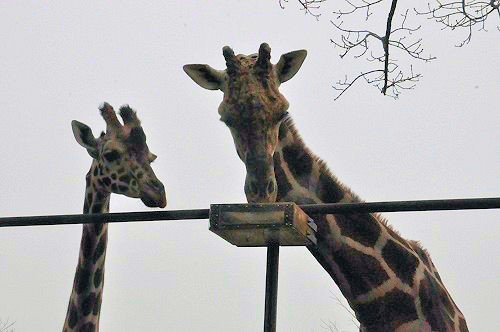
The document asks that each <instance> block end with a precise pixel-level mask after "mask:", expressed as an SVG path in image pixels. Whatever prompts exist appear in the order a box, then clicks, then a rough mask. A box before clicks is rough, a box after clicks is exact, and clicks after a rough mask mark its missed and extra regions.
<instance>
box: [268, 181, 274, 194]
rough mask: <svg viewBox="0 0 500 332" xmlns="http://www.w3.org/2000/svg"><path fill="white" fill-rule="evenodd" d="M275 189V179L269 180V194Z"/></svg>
mask: <svg viewBox="0 0 500 332" xmlns="http://www.w3.org/2000/svg"><path fill="white" fill-rule="evenodd" d="M275 190H276V184H275V183H274V181H273V180H269V183H268V184H267V194H268V195H271V194H272V193H273V192H274V191H275Z"/></svg>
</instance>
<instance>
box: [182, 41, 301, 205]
mask: <svg viewBox="0 0 500 332" xmlns="http://www.w3.org/2000/svg"><path fill="white" fill-rule="evenodd" d="M222 52H223V55H224V58H225V60H226V66H227V68H226V69H225V70H215V69H213V68H212V67H210V66H209V65H203V64H191V65H185V66H184V71H185V72H186V73H187V74H188V75H189V77H191V79H193V81H195V82H196V83H197V84H198V85H200V86H201V87H203V88H205V89H209V90H221V91H222V92H223V93H224V99H223V100H222V103H221V104H220V106H219V114H220V117H221V121H222V122H224V123H225V124H226V125H227V127H229V129H230V131H231V135H232V136H233V140H234V144H235V146H236V151H237V152H238V156H239V157H240V159H241V160H242V161H243V162H244V163H245V166H246V169H247V175H246V179H245V194H246V196H247V200H248V201H249V202H275V201H276V195H277V185H276V178H275V174H274V162H273V154H274V152H275V150H276V147H277V145H278V132H279V127H280V124H281V122H282V121H283V120H284V119H285V118H286V117H287V115H288V113H287V109H288V101H287V100H286V99H285V97H284V96H283V95H282V94H281V93H280V92H279V86H280V84H281V83H283V82H286V81H288V80H289V79H291V78H292V77H293V76H294V75H295V74H296V73H297V71H298V70H299V69H300V66H301V65H302V63H303V62H304V59H305V57H306V55H307V52H306V51H305V50H299V51H293V52H289V53H286V54H283V55H282V56H281V58H280V59H279V61H278V63H277V64H276V65H273V64H272V63H271V61H270V60H271V48H270V47H269V45H267V44H266V43H263V44H261V45H260V48H259V52H258V53H256V54H251V55H242V54H239V55H235V54H234V52H233V50H232V49H231V48H230V47H228V46H225V47H224V48H223V49H222Z"/></svg>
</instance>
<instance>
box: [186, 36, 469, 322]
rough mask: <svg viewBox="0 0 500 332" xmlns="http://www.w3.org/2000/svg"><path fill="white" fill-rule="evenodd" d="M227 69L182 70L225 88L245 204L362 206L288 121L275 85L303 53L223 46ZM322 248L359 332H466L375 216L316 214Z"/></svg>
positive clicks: (411, 244) (415, 251) (424, 265)
mask: <svg viewBox="0 0 500 332" xmlns="http://www.w3.org/2000/svg"><path fill="white" fill-rule="evenodd" d="M223 55H224V58H225V60H226V66H227V69H226V70H224V71H219V70H215V69H213V68H212V67H210V66H208V65H201V64H191V65H185V66H184V71H185V72H186V73H187V74H188V75H189V77H191V78H192V79H193V80H194V81H195V82H196V83H197V84H198V85H200V86H201V87H203V88H205V89H209V90H217V89H219V90H221V91H222V92H223V93H224V99H223V101H222V103H221V104H220V106H219V114H220V116H221V121H222V122H224V123H225V124H226V125H227V126H228V127H229V129H230V131H231V134H232V136H233V140H234V143H235V145H236V150H237V152H238V156H239V157H240V159H241V160H242V161H243V162H244V163H245V166H246V170H247V175H246V180H245V194H246V197H247V200H248V201H249V202H275V201H278V202H287V201H292V202H296V203H298V204H307V203H335V202H358V201H359V198H358V197H357V196H356V195H355V194H354V193H352V192H351V191H350V190H349V189H348V188H347V187H345V186H344V185H343V184H342V183H341V182H340V181H338V180H337V178H336V177H335V176H334V175H333V174H332V173H330V171H329V170H328V168H327V166H326V164H325V163H324V162H323V161H321V160H320V159H319V158H318V157H316V156H315V155H314V154H313V153H312V152H311V151H310V150H309V149H308V148H307V147H306V146H305V144H304V142H303V141H302V139H301V137H300V136H299V134H298V132H297V130H296V128H295V126H294V124H293V122H292V119H291V118H290V116H289V114H288V113H287V109H288V102H287V100H286V99H285V97H284V96H283V95H282V94H281V93H280V92H279V90H278V88H279V85H280V84H281V83H283V82H286V81H288V80H289V79H291V78H292V77H293V76H294V75H295V74H296V73H297V71H298V70H299V68H300V67H301V65H302V63H303V61H304V59H305V57H306V55H307V52H306V51H305V50H299V51H293V52H290V53H286V54H283V55H282V56H281V58H280V60H279V61H278V63H277V64H276V65H273V64H271V62H270V59H271V49H270V47H269V45H267V44H265V43H264V44H262V45H261V46H260V48H259V52H258V54H252V55H248V56H247V55H241V54H240V55H235V54H234V52H233V50H232V49H231V48H229V47H227V46H226V47H224V48H223ZM311 217H312V218H313V219H314V220H315V221H316V224H317V225H318V232H317V234H316V237H317V245H310V246H308V249H309V250H310V252H311V253H312V254H313V255H314V257H315V258H316V259H317V260H318V262H319V263H320V264H321V265H322V266H323V268H324V269H325V270H326V271H327V272H328V273H329V274H330V276H331V277H332V278H333V280H334V281H335V282H336V283H337V285H338V286H339V288H340V290H341V291H342V294H343V295H344V296H345V297H346V298H347V301H348V302H349V305H350V306H351V308H352V309H353V310H354V312H355V313H356V317H357V319H358V320H359V322H360V324H361V327H360V331H419V332H420V331H467V330H468V329H467V324H466V322H465V319H464V316H463V315H462V313H461V312H460V310H459V309H458V307H457V306H456V304H455V303H454V302H453V300H452V298H451V297H450V295H449V294H448V292H447V290H446V288H445V286H444V285H443V282H442V281H441V278H440V276H439V274H438V272H437V270H436V267H435V266H434V264H433V263H432V261H431V259H430V257H429V255H428V253H427V251H425V250H424V249H422V248H421V247H420V246H419V245H418V243H417V242H415V241H409V240H405V239H403V238H402V237H401V236H400V235H399V234H398V233H397V232H395V231H394V230H393V229H392V228H391V227H390V226H388V225H387V223H386V221H385V220H383V219H382V218H381V217H380V216H378V215H376V214H368V213H358V214H345V215H343V214H339V215H312V216H311Z"/></svg>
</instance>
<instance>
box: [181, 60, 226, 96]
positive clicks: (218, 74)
mask: <svg viewBox="0 0 500 332" xmlns="http://www.w3.org/2000/svg"><path fill="white" fill-rule="evenodd" d="M182 69H184V71H185V72H186V74H188V76H189V77H191V79H192V80H193V81H195V82H196V84H198V85H199V86H201V87H202V88H205V89H208V90H217V89H220V88H221V87H222V83H223V82H224V72H223V71H221V70H216V69H213V68H212V67H210V66H209V65H185V66H184V67H182Z"/></svg>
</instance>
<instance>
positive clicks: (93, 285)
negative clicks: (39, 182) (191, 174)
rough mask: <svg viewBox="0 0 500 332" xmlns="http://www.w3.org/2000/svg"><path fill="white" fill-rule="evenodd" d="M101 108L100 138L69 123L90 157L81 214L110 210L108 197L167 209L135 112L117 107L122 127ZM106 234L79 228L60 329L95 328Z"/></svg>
mask: <svg viewBox="0 0 500 332" xmlns="http://www.w3.org/2000/svg"><path fill="white" fill-rule="evenodd" d="M99 109H100V111H101V115H102V117H103V118H104V121H105V122H106V132H103V133H102V134H101V135H100V137H98V138H96V137H94V135H93V134H92V130H91V129H90V128H89V127H88V126H87V125H85V124H83V123H81V122H78V121H76V120H74V121H72V122H71V127H72V129H73V134H74V136H75V139H76V141H77V142H78V143H79V144H80V145H81V146H83V147H84V148H85V149H86V150H87V152H88V154H89V155H90V156H91V157H92V165H91V167H90V170H89V172H88V173H87V176H86V188H85V200H84V207H83V213H107V212H109V198H110V194H111V193H116V194H122V195H125V196H128V197H133V198H139V199H141V200H142V202H143V203H144V204H145V205H146V206H148V207H160V208H163V207H165V206H166V204H167V200H166V194H165V188H164V186H163V184H162V183H161V181H160V180H158V178H157V177H156V175H155V173H154V171H153V169H152V167H151V163H152V162H153V161H154V160H155V159H156V156H155V155H154V154H153V153H151V151H149V147H148V145H147V143H146V135H145V133H144V130H143V129H142V126H141V122H140V120H139V118H138V117H137V113H136V112H135V111H134V110H133V109H132V108H130V107H129V106H128V105H124V106H122V107H120V112H119V113H120V116H121V118H122V119H123V125H122V124H121V123H120V121H119V120H118V118H117V116H116V113H115V111H114V110H113V108H112V107H111V105H109V104H108V103H103V104H102V105H101V106H100V107H99ZM107 235H108V225H107V224H84V225H83V231H82V239H81V245H80V253H79V257H78V264H77V268H76V273H75V279H74V282H73V289H72V292H71V296H70V300H69V305H68V310H67V313H66V320H65V322H64V326H63V331H67V332H69V331H98V330H99V317H100V309H101V303H102V293H103V286H104V262H105V257H106V247H107Z"/></svg>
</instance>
